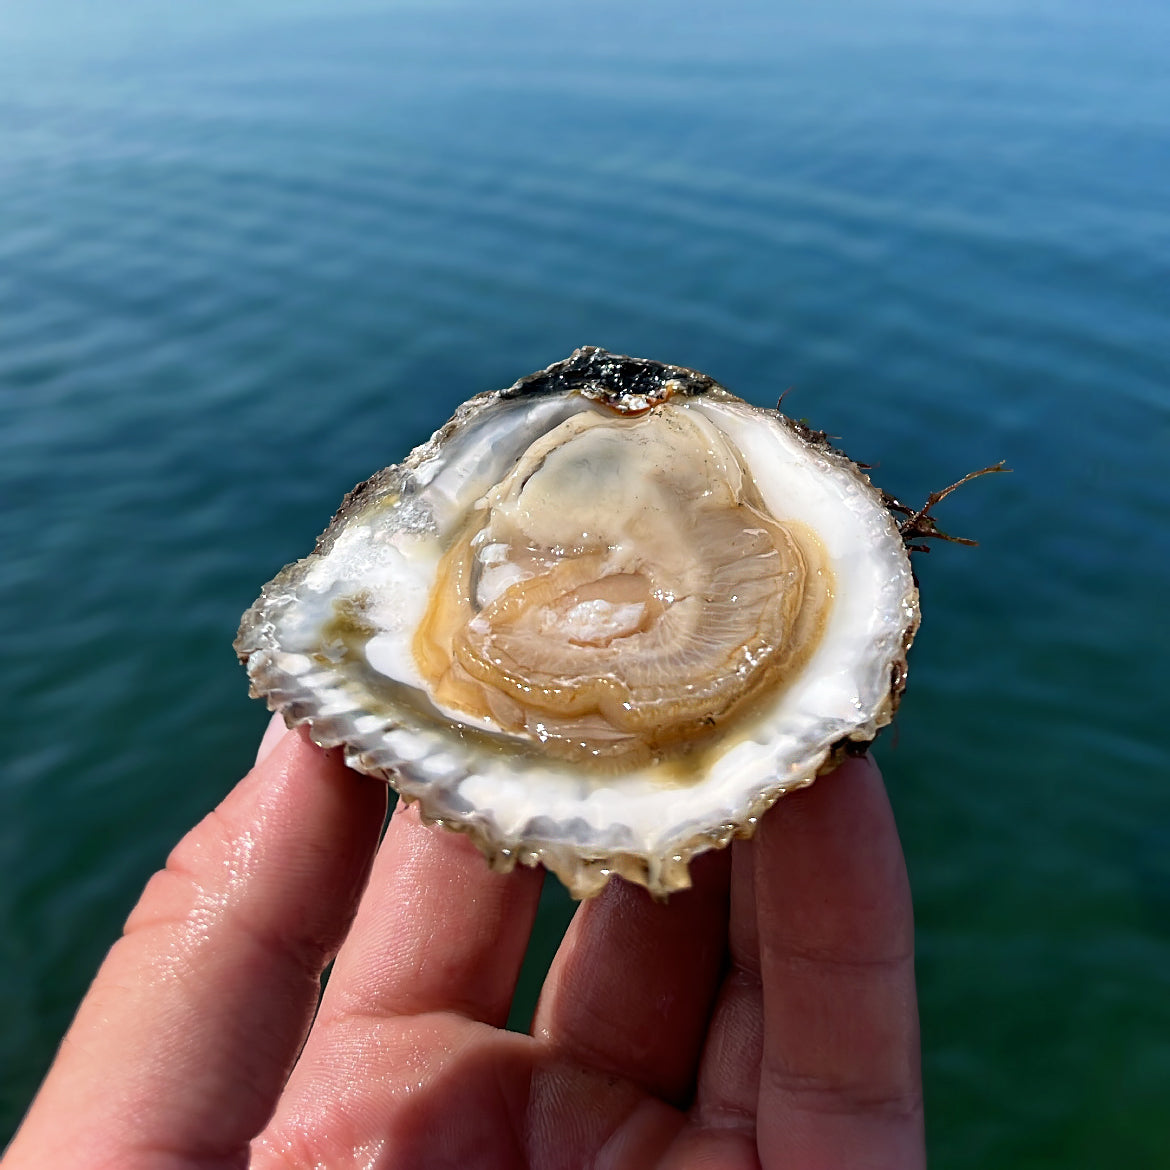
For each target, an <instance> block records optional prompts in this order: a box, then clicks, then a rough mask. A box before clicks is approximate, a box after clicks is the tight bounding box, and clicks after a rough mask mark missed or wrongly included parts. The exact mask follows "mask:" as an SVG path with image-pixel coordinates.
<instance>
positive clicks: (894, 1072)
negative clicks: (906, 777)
mask: <svg viewBox="0 0 1170 1170" xmlns="http://www.w3.org/2000/svg"><path fill="white" fill-rule="evenodd" d="M753 853H754V857H755V901H756V915H757V929H758V932H759V953H760V973H761V978H762V983H763V989H764V1035H763V1059H762V1066H761V1079H760V1093H759V1128H758V1142H759V1149H760V1155H761V1161H762V1163H763V1165H764V1166H770V1165H783V1166H785V1167H793V1168H805V1167H810V1168H811V1167H835V1166H865V1167H890V1168H891V1170H892V1168H895V1167H896V1168H897V1170H907V1168H911V1167H914V1166H922V1165H924V1164H925V1153H924V1148H923V1129H922V1097H921V1093H922V1090H921V1080H920V1073H919V1050H918V1013H917V1005H916V1000H915V993H914V963H913V944H914V926H913V912H912V907H911V902H910V890H909V884H908V881H907V877H906V869H905V863H904V861H903V858H902V851H901V846H900V845H899V842H898V836H897V832H896V829H895V826H894V819H893V814H892V812H891V810H890V806H889V802H888V800H887V799H886V794H885V789H884V788H883V786H882V782H881V777H880V775H879V773H878V771H877V767H876V765H874V764H873V762H872V761H871V760H869V759H868V758H865V759H856V760H850V761H848V762H847V763H846V764H844V765H842V767H841V768H839V769H838V770H837V771H836V772H834V773H833V774H831V775H829V776H825V777H823V778H821V779H820V780H818V781H817V783H816V784H814V785H813V786H812V787H811V788H809V789H807V790H805V791H803V792H798V793H795V794H793V795H791V796H788V797H785V798H784V799H783V800H781V801H780V802H779V804H777V806H776V808H775V809H774V810H773V811H772V812H771V813H769V814H768V816H767V817H765V818H764V819H763V821H762V822H761V824H760V829H759V832H758V834H757V836H756V840H755V842H754V848H753Z"/></svg>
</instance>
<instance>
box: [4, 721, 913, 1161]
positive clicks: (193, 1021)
mask: <svg viewBox="0 0 1170 1170" xmlns="http://www.w3.org/2000/svg"><path fill="white" fill-rule="evenodd" d="M385 804H386V788H385V785H384V784H382V783H380V782H379V781H375V780H371V779H369V778H368V777H364V776H359V775H357V774H356V773H353V772H351V771H349V770H348V769H346V768H345V766H344V764H343V763H342V761H341V758H340V754H339V753H337V752H322V751H321V750H319V749H318V748H316V747H314V746H313V745H312V744H311V743H310V742H309V741H308V740H307V739H306V738H305V736H304V735H303V734H302V733H301V732H288V733H283V728H280V729H279V733H278V731H277V729H276V728H270V729H269V734H268V735H267V736H266V737H265V742H264V744H263V745H262V746H261V755H260V758H259V760H258V762H257V764H256V766H255V768H253V770H252V771H251V772H250V773H249V774H248V776H247V777H246V778H245V779H244V780H243V782H242V783H241V784H240V785H239V786H238V787H237V788H236V789H235V790H234V791H233V792H232V793H231V794H230V795H229V796H228V797H227V799H226V800H225V801H224V802H223V804H222V805H220V807H219V808H218V809H216V810H215V812H213V813H211V814H210V815H209V816H208V817H207V818H206V819H205V820H204V821H203V822H202V823H201V824H200V825H199V826H197V827H196V828H195V829H194V830H193V831H192V832H191V833H190V834H188V836H187V837H186V838H184V840H183V841H182V842H181V843H180V844H179V845H178V847H177V848H176V849H175V851H174V852H173V853H172V855H171V857H170V859H169V860H168V862H167V867H166V869H165V870H163V871H162V872H160V873H158V874H156V875H155V876H154V878H152V879H151V881H150V883H149V885H148V886H147V888H146V891H145V892H144V894H143V896H142V899H141V901H140V902H139V903H138V906H137V907H136V908H135V910H134V912H133V913H132V914H131V915H130V919H129V921H128V922H127V924H126V930H125V934H124V936H123V938H122V939H121V940H120V941H119V942H118V943H117V944H116V945H115V946H114V948H113V949H112V950H111V952H110V954H109V956H108V957H107V958H106V960H105V962H104V964H103V965H102V967H101V970H100V971H99V973H98V975H97V978H96V979H95V981H94V984H93V987H92V988H91V989H90V991H89V994H88V995H87V996H86V998H85V1000H84V1001H83V1003H82V1005H81V1007H80V1009H79V1011H78V1014H77V1018H76V1020H75V1021H74V1023H73V1026H72V1028H71V1029H70V1031H69V1033H68V1035H67V1036H66V1038H65V1040H64V1042H63V1044H62V1046H61V1051H60V1053H59V1054H58V1056H57V1060H56V1063H55V1064H54V1065H53V1067H52V1069H51V1070H50V1073H49V1076H48V1078H47V1080H46V1081H45V1084H44V1086H43V1087H42V1089H41V1091H40V1094H39V1095H38V1097H37V1099H36V1101H35V1102H34V1103H33V1106H32V1108H31V1110H30V1112H29V1115H28V1117H27V1118H26V1119H25V1123H24V1125H23V1127H22V1129H21V1130H20V1132H19V1133H18V1135H17V1137H16V1138H15V1139H14V1141H13V1144H12V1146H11V1147H10V1149H9V1151H8V1154H7V1157H6V1158H5V1160H4V1170H33V1168H35V1170H47V1168H50V1167H61V1168H65V1167H70V1168H73V1167H83V1168H87V1170H88V1168H99V1167H101V1168H109V1170H115V1168H116V1170H147V1168H149V1170H195V1168H198V1170H212V1168H215V1170H219V1168H227V1167H243V1166H251V1167H254V1168H255V1170H268V1168H272V1167H284V1168H288V1167H305V1168H308V1167H314V1168H316V1167H328V1168H330V1170H332V1168H335V1167H362V1168H364V1170H376V1168H382V1167H391V1166H392V1167H395V1168H414V1167H460V1168H461V1167H468V1168H479V1167H485V1168H496V1167H500V1168H505V1167H506V1168H508V1170H512V1168H519V1167H525V1166H531V1167H541V1168H544V1167H566V1168H570V1167H581V1166H590V1167H592V1166H605V1167H613V1168H615V1170H617V1168H622V1167H631V1168H635V1170H647V1168H650V1167H700V1166H702V1167H721V1168H722V1167H727V1168H729V1170H730V1168H740V1167H754V1166H758V1165H759V1166H763V1167H784V1168H785V1170H795V1168H801V1170H806V1168H812V1167H827V1168H828V1167H831V1168H833V1170H845V1168H848V1170H855V1168H857V1167H890V1168H895V1167H896V1168H897V1170H909V1168H913V1167H920V1166H922V1165H924V1162H925V1155H924V1152H923V1129H922V1105H921V1089H920V1080H919V1069H918V1024H917V1008H916V1003H915V995H914V972H913V957H912V950H913V926H912V921H911V907H910V894H909V888H908V885H907V880H906V871H905V867H904V864H903V860H902V854H901V850H900V848H899V845H898V839H897V835H896V832H895V828H894V822H893V817H892V815H891V812H890V808H889V805H888V803H887V801H886V796H885V792H884V789H883V788H882V783H881V779H880V777H879V775H878V772H877V768H876V767H875V766H874V764H873V763H872V762H871V761H870V760H868V759H860V760H851V761H849V762H848V763H846V764H845V765H844V766H843V767H842V768H840V769H839V770H838V771H837V772H836V773H835V774H833V775H832V776H829V777H826V778H824V779H822V780H820V781H818V782H817V783H816V784H814V785H813V786H812V787H811V788H809V789H807V790H806V791H802V792H798V793H795V794H793V795H791V796H788V797H786V798H785V799H783V800H782V801H780V803H779V804H778V805H777V806H776V808H775V809H774V810H773V811H772V812H771V813H769V815H768V816H767V817H766V818H764V820H763V821H762V823H761V825H760V828H759V831H758V833H757V835H756V838H755V840H754V841H752V842H737V843H736V844H734V845H733V846H732V848H731V849H730V850H723V851H720V852H719V853H716V854H712V855H709V856H705V857H703V858H700V859H699V861H698V862H697V863H696V864H695V866H694V876H695V886H694V888H693V889H692V890H689V891H687V892H685V893H682V894H676V895H675V896H674V897H672V898H671V899H670V901H669V902H668V903H667V904H665V905H660V904H656V903H655V902H653V901H652V900H651V899H650V898H649V897H648V896H647V895H646V893H645V891H643V890H641V889H638V888H635V887H633V886H630V885H627V884H625V883H623V882H622V881H620V880H615V881H613V882H611V884H610V885H609V886H608V887H607V888H606V890H605V892H604V893H603V894H602V895H601V896H600V897H598V898H597V899H595V900H593V901H591V902H587V903H585V904H583V905H582V906H581V907H580V908H579V909H578V911H577V913H576V916H575V917H574V919H573V922H572V925H571V926H570V928H569V931H568V934H567V935H566V937H565V940H564V942H563V943H562V945H561V947H560V950H559V952H558V953H557V956H556V959H555V961H554V962H553V965H552V970H551V971H550V973H549V976H548V979H547V981H546V983H545V985H544V990H543V993H542V995H541V997H540V1003H539V1006H538V1008H537V1011H536V1017H535V1020H534V1022H533V1026H532V1034H531V1035H519V1034H517V1033H513V1032H506V1031H503V1030H502V1025H503V1023H504V1021H505V1019H506V1017H507V1014H508V1010H509V1005H510V1003H511V1000H512V995H513V991H514V988H515V983H516V977H517V973H518V971H519V968H520V963H521V959H522V957H523V954H524V949H525V946H526V945H527V942H528V936H529V931H530V929H531V926H532V921H533V916H534V914H535V911H536V905H537V899H538V895H539V891H540V884H541V873H540V872H539V871H532V870H521V871H517V872H515V873H512V874H506V875H504V874H493V873H490V872H489V871H488V869H487V867H486V866H485V864H484V862H483V860H482V858H481V857H480V856H479V854H478V853H476V851H475V850H474V849H473V848H472V846H471V845H470V843H469V842H468V841H467V840H466V839H465V838H463V837H461V836H459V835H457V834H454V833H449V832H444V831H440V830H437V829H429V828H426V827H424V826H423V825H421V824H420V823H419V820H418V818H417V815H416V814H415V812H414V811H413V810H412V809H409V808H405V807H403V806H401V805H400V806H399V808H398V809H397V811H396V812H395V814H394V816H393V817H392V818H391V821H390V825H389V828H388V830H387V832H386V837H385V840H384V842H383V844H382V846H381V848H380V849H379V848H378V835H379V832H380V829H381V826H382V821H383V817H384V814H385ZM375 853H376V854H377V855H376V857H375ZM371 867H372V868H371ZM367 879H369V880H368V884H367ZM363 891H364V892H363ZM338 948H340V953H338V954H337V961H336V964H335V966H334V969H333V973H332V975H331V978H330V980H329V984H328V987H327V989H326V991H325V994H324V996H323V997H322V999H321V1002H320V1006H319V1008H318V988H319V979H320V976H321V972H322V970H323V969H324V967H325V965H326V963H327V962H328V961H329V960H330V958H332V957H333V955H334V954H335V953H336V952H338ZM315 1011H316V1018H315V1019H314V1012H315ZM310 1025H311V1026H310ZM249 1159H250V1160H249Z"/></svg>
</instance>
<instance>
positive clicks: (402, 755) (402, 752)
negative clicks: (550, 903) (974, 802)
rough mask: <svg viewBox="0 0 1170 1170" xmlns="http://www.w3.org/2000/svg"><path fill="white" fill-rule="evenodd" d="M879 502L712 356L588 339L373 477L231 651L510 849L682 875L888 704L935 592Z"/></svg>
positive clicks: (658, 886) (311, 719)
mask: <svg viewBox="0 0 1170 1170" xmlns="http://www.w3.org/2000/svg"><path fill="white" fill-rule="evenodd" d="M888 503H889V500H888V498H887V497H884V496H883V495H882V493H881V492H879V491H878V490H877V489H875V488H874V487H873V486H872V485H871V484H870V482H869V480H868V479H867V478H866V476H865V475H864V474H863V472H862V471H861V470H860V469H859V468H858V466H857V465H856V464H854V463H852V462H850V461H849V460H848V459H847V458H846V457H845V456H844V455H842V454H840V453H839V452H837V451H835V450H833V449H832V448H831V447H830V446H829V445H828V443H827V442H826V441H825V439H824V437H823V436H821V435H818V434H816V433H814V432H811V431H809V430H808V429H807V428H806V427H804V426H803V425H801V424H799V423H796V422H793V421H792V420H790V419H788V418H786V417H785V416H783V415H782V414H779V413H778V412H776V411H769V410H761V409H759V408H756V407H753V406H750V405H748V404H747V403H745V402H743V401H742V400H741V399H739V398H736V397H735V396H734V395H732V394H730V393H729V392H728V391H726V390H724V389H723V388H722V387H721V386H719V385H718V384H717V383H716V382H714V381H713V380H712V379H710V378H708V377H706V376H705V375H703V374H699V373H696V372H694V371H692V370H686V369H682V368H679V367H674V366H665V365H661V364H659V363H657V362H650V361H643V360H639V359H633V358H627V357H619V356H615V355H612V354H609V353H606V352H605V351H604V350H599V349H594V348H585V349H580V350H577V351H576V352H575V353H574V354H573V355H572V356H571V357H569V358H568V359H567V360H565V361H563V362H559V363H557V364H556V365H553V366H550V367H549V368H548V369H547V370H544V371H542V372H540V373H537V374H534V375H532V376H530V377H527V378H523V379H521V380H520V381H519V382H517V383H516V384H515V385H514V386H511V387H510V388H508V389H507V390H502V391H499V392H495V393H488V394H481V395H479V396H477V397H475V398H472V399H471V400H470V401H469V402H467V403H465V404H464V405H463V406H462V407H460V408H459V410H458V411H457V412H456V414H455V416H454V418H452V419H451V421H450V422H448V423H447V425H446V426H444V427H443V428H442V429H441V430H440V431H438V432H437V433H436V434H435V435H434V436H433V437H432V438H431V440H430V441H429V442H427V443H425V444H423V445H422V446H420V447H418V448H417V449H416V450H414V451H413V452H412V453H411V454H410V455H409V456H408V457H407V459H406V460H405V461H404V462H403V463H401V464H398V465H396V466H394V467H389V468H387V469H386V470H384V471H381V472H379V473H378V474H377V475H375V476H374V477H373V478H372V479H370V480H368V481H366V482H365V483H362V484H359V485H358V486H357V487H356V488H355V489H354V490H353V491H352V492H351V493H350V494H349V495H348V496H347V497H346V499H345V500H344V501H343V503H342V505H341V509H340V510H339V512H338V513H337V516H336V517H335V518H334V520H333V522H332V524H331V525H330V526H329V528H328V529H327V530H326V532H325V533H324V534H323V535H322V536H321V537H320V539H319V540H318V541H317V546H316V549H315V550H314V552H313V553H312V555H311V556H309V557H307V558H305V559H304V560H301V561H298V562H297V563H296V564H293V565H289V566H288V567H286V568H285V569H284V570H283V571H282V572H281V573H279V574H278V575H277V577H276V578H275V579H274V580H273V581H271V582H270V583H269V584H268V585H267V586H265V588H264V591H263V593H262V594H261V596H260V598H259V600H258V601H257V602H256V603H255V605H253V606H252V608H251V609H249V610H248V612H247V613H246V614H245V615H244V618H243V622H242V624H241V626H240V633H239V636H238V638H237V640H236V644H235V645H236V650H237V652H238V654H239V656H240V658H241V660H242V661H244V662H245V663H246V665H247V670H248V674H249V676H250V679H251V685H252V691H253V694H255V695H257V696H263V697H265V698H266V699H267V700H268V705H269V706H270V707H271V708H272V709H274V710H279V711H281V712H283V714H284V717H285V719H286V721H287V722H288V723H289V724H290V725H293V724H298V723H307V724H308V725H309V727H310V731H311V734H312V736H313V738H314V739H315V740H316V741H317V742H318V743H320V744H322V745H324V746H336V745H343V746H344V749H345V753H346V758H347V760H348V761H349V763H350V765H351V766H352V767H355V768H358V769H360V770H361V771H363V772H368V773H370V774H372V775H375V776H381V777H384V778H385V779H387V780H388V781H389V782H390V783H391V784H392V785H393V786H394V787H395V788H396V789H397V790H398V791H399V792H400V793H401V794H402V796H403V797H405V798H406V799H407V800H417V801H418V802H419V804H420V806H421V809H422V812H423V815H424V816H425V817H427V818H428V819H430V820H432V821H436V822H441V823H443V824H445V825H447V826H449V827H451V828H454V829H458V830H461V831H463V832H466V833H467V834H468V835H469V836H470V837H471V838H472V839H473V840H474V841H475V843H476V844H477V845H478V846H479V848H480V849H481V850H482V851H483V852H484V854H485V855H486V856H487V858H488V859H489V861H490V862H491V864H492V865H493V866H495V867H496V868H504V869H506V868H510V867H511V866H513V865H515V864H516V862H518V861H519V862H522V863H524V864H526V865H535V864H537V863H538V862H539V863H542V864H543V865H545V866H546V867H547V868H548V869H550V870H552V871H553V872H554V873H556V874H557V875H558V877H560V879H561V880H562V881H563V882H564V883H565V885H566V886H567V887H568V888H569V890H570V891H571V892H572V893H573V894H574V895H575V896H577V897H583V896H589V895H592V894H595V893H597V892H598V891H599V890H600V889H601V888H602V886H604V884H605V883H606V881H607V880H608V879H609V877H610V876H611V875H612V874H615V873H617V874H621V875H622V876H623V877H626V878H628V879H630V880H632V881H635V882H639V883H641V884H642V885H645V886H646V887H648V888H649V889H650V890H651V891H652V892H653V893H655V894H659V895H663V894H667V893H669V892H670V891H672V890H676V889H679V888H683V887H685V886H687V885H689V884H690V879H689V875H688V863H689V861H690V859H691V858H692V857H693V856H694V855H696V854H697V853H700V852H702V851H703V850H706V849H711V848H716V847H720V846H723V845H726V844H727V842H728V841H729V840H730V839H731V838H732V837H733V836H736V835H739V836H746V835H748V834H750V833H751V831H752V829H753V827H754V825H755V823H756V820H757V818H758V817H759V816H760V815H761V814H762V813H763V812H764V811H765V810H766V809H767V808H769V807H770V806H771V805H772V804H773V803H774V802H775V801H776V799H777V798H778V797H780V796H781V795H782V794H783V793H785V792H788V791H790V790H792V789H794V788H799V787H802V786H804V785H806V784H809V783H811V782H812V780H813V779H814V778H815V777H816V776H817V774H818V773H819V772H822V771H826V770H828V769H830V768H831V767H832V766H833V765H834V764H835V763H837V762H838V761H839V759H840V758H841V754H842V753H843V752H846V751H849V750H851V749H858V750H859V749H860V748H861V747H863V746H864V745H865V744H866V743H868V742H869V741H870V740H871V739H872V738H873V737H874V735H875V734H876V733H877V731H878V729H879V728H881V727H882V726H883V725H885V724H886V723H888V722H889V721H890V718H891V717H892V714H893V711H894V708H895V706H896V705H897V702H898V698H899V696H900V694H901V691H902V688H903V685H904V681H905V677H906V651H907V649H908V648H909V646H910V643H911V641H912V639H913V637H914V633H915V630H916V629H917V626H918V620H919V611H918V591H917V588H916V586H915V582H914V577H913V573H912V572H911V568H910V562H909V558H908V555H907V552H906V549H905V546H904V540H903V535H902V533H901V532H900V531H899V527H898V525H897V524H896V523H895V522H894V519H893V518H892V516H891V514H890V512H889V510H888V507H887V504H888Z"/></svg>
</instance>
